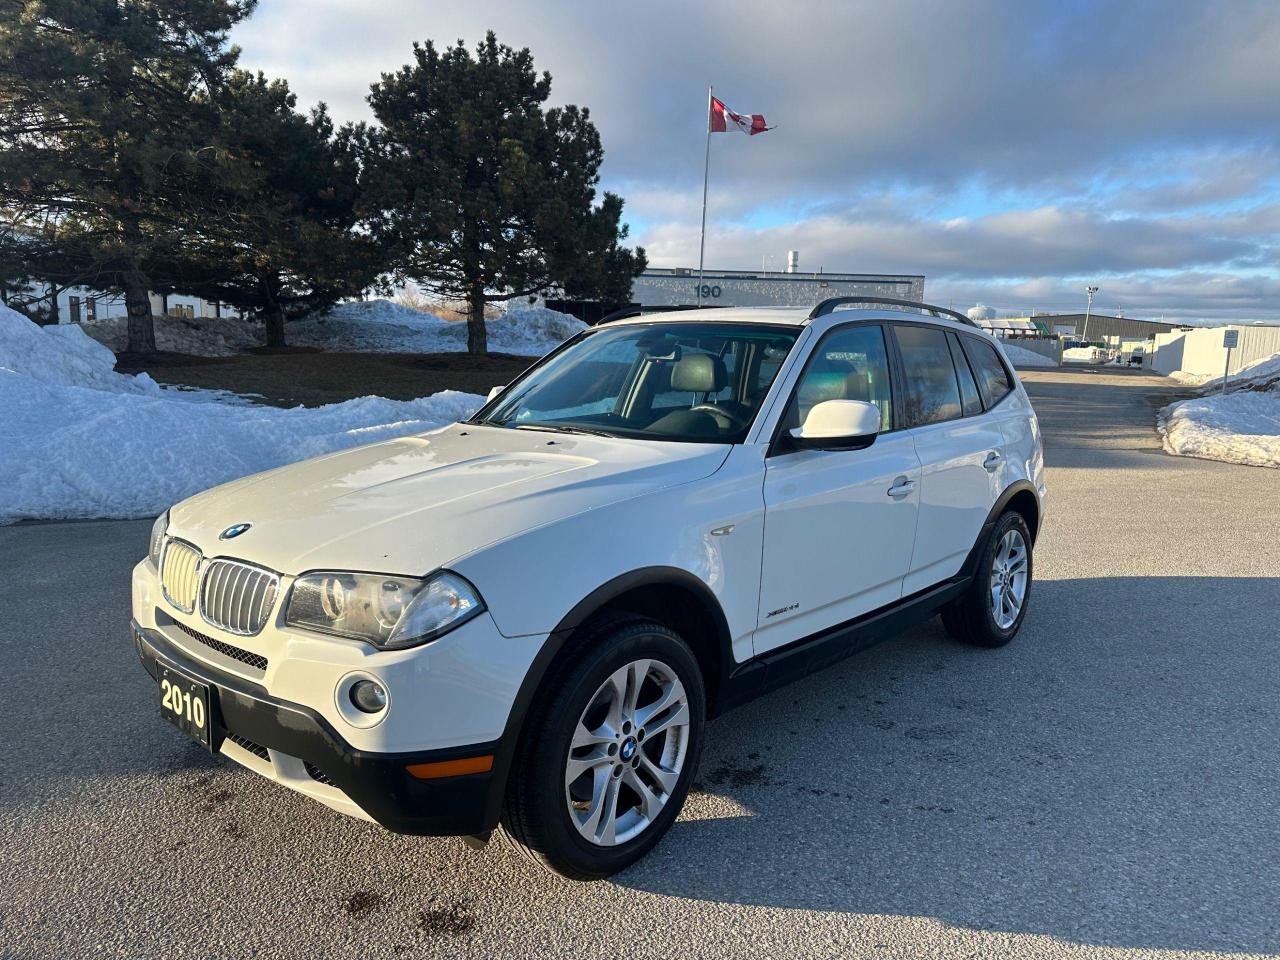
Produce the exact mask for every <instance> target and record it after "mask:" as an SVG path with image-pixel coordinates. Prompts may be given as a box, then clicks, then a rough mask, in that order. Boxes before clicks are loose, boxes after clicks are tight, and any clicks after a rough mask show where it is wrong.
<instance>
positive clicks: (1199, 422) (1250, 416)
mask: <svg viewBox="0 0 1280 960" xmlns="http://www.w3.org/2000/svg"><path fill="white" fill-rule="evenodd" d="M1156 425H1157V426H1158V427H1159V429H1160V433H1161V434H1163V436H1164V448H1165V450H1167V451H1168V452H1169V453H1172V454H1177V455H1178V456H1183V457H1201V458H1203V459H1205V460H1224V461H1226V462H1227V463H1243V464H1248V465H1250V466H1255V467H1280V392H1277V391H1275V390H1260V391H1254V390H1240V391H1236V392H1232V393H1227V394H1225V395H1216V396H1207V397H1197V398H1195V399H1192V400H1183V401H1181V402H1179V403H1172V404H1170V405H1169V406H1167V407H1165V408H1164V409H1163V410H1161V411H1160V414H1159V419H1158V420H1157V421H1156Z"/></svg>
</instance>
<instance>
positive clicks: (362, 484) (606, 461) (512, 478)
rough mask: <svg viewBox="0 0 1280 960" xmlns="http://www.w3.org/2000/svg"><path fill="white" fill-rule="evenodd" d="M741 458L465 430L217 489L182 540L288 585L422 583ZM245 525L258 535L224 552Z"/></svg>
mask: <svg viewBox="0 0 1280 960" xmlns="http://www.w3.org/2000/svg"><path fill="white" fill-rule="evenodd" d="M729 449H730V448H729V447H728V446H727V445H720V444H700V443H668V442H658V441H648V440H631V439H616V438H609V437H592V436H582V435H577V434H556V433H548V432H545V431H534V430H511V429H506V428H499V427H483V426H474V425H470V424H453V425H452V426H448V427H444V428H442V429H440V430H436V431H432V432H430V433H423V434H415V435H412V436H407V437H402V438H399V439H397V440H388V441H385V442H382V443H375V444H370V445H368V446H363V447H356V448H354V449H349V450H344V451H341V452H339V453H333V454H328V455H326V456H322V457H316V458H314V459H311V460H304V461H302V462H300V463H295V464H290V465H289V466H286V467H280V468H278V469H276V470H270V471H268V472H266V473H260V474H256V475H254V476H250V477H245V478H244V479H241V480H236V481H233V482H232V483H228V484H224V485H222V486H220V487H214V488H213V489H211V490H207V491H205V492H204V493H201V494H197V495H196V496H194V497H191V498H190V499H188V500H184V501H183V502H182V503H180V504H178V505H177V506H175V507H174V508H173V510H172V511H171V514H170V519H169V531H170V534H171V535H172V536H176V537H180V538H182V539H184V540H188V541H190V542H192V543H194V544H195V545H196V546H197V547H199V548H200V549H201V550H202V551H203V552H204V554H205V556H210V557H213V556H232V557H237V558H240V559H242V560H247V561H250V562H252V563H258V564H262V565H264V566H267V567H270V568H271V569H273V570H277V571H279V572H281V573H287V574H297V573H301V572H303V571H306V570H321V569H346V570H367V571H370V572H377V573H397V574H401V575H406V576H407V575H414V574H422V573H427V572H429V571H431V570H434V569H436V568H437V567H441V566H447V565H448V564H449V563H451V562H453V561H455V560H457V559H458V558H460V557H463V556H465V555H467V554H469V553H472V552H474V551H475V550H477V549H479V548H481V547H483V546H485V545H487V544H491V543H495V542H497V541H500V540H505V539H507V538H509V537H512V536H514V535H516V534H518V533H521V532H522V531H525V530H531V529H534V528H536V527H540V526H543V525H545V524H547V523H551V522H554V521H556V520H559V519H563V518H565V517H569V516H573V515H575V514H578V513H582V512H584V511H587V510H595V509H598V508H600V507H604V506H607V505H609V504H612V503H617V502H619V501H622V500H629V499H631V498H633V497H636V496H640V495H643V494H646V493H650V492H652V491H654V490H658V489H661V488H663V487H668V486H674V485H676V484H681V483H689V482H691V481H694V480H698V479H701V478H703V477H706V476H709V475H710V474H712V473H714V472H715V471H716V470H717V469H719V467H720V465H721V464H723V463H724V460H725V457H726V456H727V455H728V452H729ZM236 524H249V529H248V530H247V531H245V532H244V533H242V534H240V535H239V536H237V537H235V538H234V539H232V540H220V534H221V533H222V532H223V531H225V530H227V529H228V528H229V527H232V526H233V525H236ZM602 534H603V531H602ZM569 546H571V545H566V548H568V547H569ZM530 562H554V558H530Z"/></svg>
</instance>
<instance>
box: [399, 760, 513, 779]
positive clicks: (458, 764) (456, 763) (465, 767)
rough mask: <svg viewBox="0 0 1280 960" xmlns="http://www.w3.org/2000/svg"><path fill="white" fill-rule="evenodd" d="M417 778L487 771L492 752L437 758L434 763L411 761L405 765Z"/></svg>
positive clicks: (490, 768) (437, 777) (454, 775)
mask: <svg viewBox="0 0 1280 960" xmlns="http://www.w3.org/2000/svg"><path fill="white" fill-rule="evenodd" d="M405 769H406V770H408V771H409V772H410V773H411V774H413V775H414V776H415V777H417V778H418V779H419V780H438V779H440V778H441V777H460V776H462V775H463V774H467V773H488V772H489V771H490V770H492V769H493V754H487V755H485V756H483V757H463V758H462V759H461V760H437V761H436V762H435V763H411V764H409V766H407V767H405Z"/></svg>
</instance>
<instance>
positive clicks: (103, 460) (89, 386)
mask: <svg viewBox="0 0 1280 960" xmlns="http://www.w3.org/2000/svg"><path fill="white" fill-rule="evenodd" d="M114 363H115V357H114V356H113V355H112V353H111V351H110V350H108V349H107V348H106V347H104V346H102V345H101V344H99V343H97V342H95V341H94V340H92V339H90V338H89V337H88V336H86V335H85V334H84V332H83V331H82V330H81V329H80V328H79V327H75V326H62V327H38V326H36V325H35V324H34V323H32V322H31V321H29V320H27V319H26V318H25V317H23V316H21V315H20V314H18V313H15V312H14V311H12V310H10V309H9V308H7V307H4V306H0V410H3V411H4V416H3V417H0V523H12V522H14V521H17V520H26V519H62V518H89V517H145V516H151V515H154V514H158V513H159V512H160V511H162V510H164V509H165V508H166V507H168V506H169V505H170V504H172V503H175V502H176V501H178V500H181V499H183V498H184V497H187V496H190V495H191V494H193V493H197V492H199V491H200V490H203V489H205V488H207V487H211V486H214V485H215V484H219V483H223V482H226V481H228V480H233V479H235V478H237V477H242V476H245V475H247V474H250V473H257V472H259V471H262V470H267V469H270V468H272V467H276V466H280V465H281V464H285V463H290V462H292V461H295V460H302V459H304V458H306V457H312V456H316V455H319V454H322V453H328V452H330V451H333V450H338V449H341V448H343V447H351V446H355V445H357V444H362V443H370V442H373V441H375V440H383V439H388V438H391V437H397V436H402V435H404V434H408V433H417V432H420V431H422V430H427V429H430V428H432V427H436V426H439V425H441V424H444V423H450V422H452V421H454V420H458V419H462V418H464V417H466V416H468V415H469V414H470V413H471V411H473V410H474V409H475V408H476V407H478V406H479V405H480V403H481V401H482V399H483V398H481V397H479V396H476V395H473V394H467V393H459V392H457V391H453V390H446V391H444V392H441V393H437V394H435V395H434V396H430V397H425V398H422V399H419V400H409V401H394V400H387V399H384V398H382V397H361V398H359V399H356V400H349V401H347V402H345V403H336V404H330V405H329V406H324V407H317V408H313V409H306V408H303V407H297V408H294V409H292V410H282V409H279V408H275V407H264V406H256V405H253V404H251V403H249V402H248V401H246V400H245V399H244V398H242V397H237V396H235V395H234V394H229V393H225V392H221V391H209V390H183V389H176V388H171V387H161V386H159V385H158V384H156V382H155V381H154V380H152V379H151V378H150V377H148V376H147V375H146V374H139V375H138V376H134V377H130V376H125V375H123V374H119V373H116V372H115V371H114V370H113V369H112V367H113V365H114Z"/></svg>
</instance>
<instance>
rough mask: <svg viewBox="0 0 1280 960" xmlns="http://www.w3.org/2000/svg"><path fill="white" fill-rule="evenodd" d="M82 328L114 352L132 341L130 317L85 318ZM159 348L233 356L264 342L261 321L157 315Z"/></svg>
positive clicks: (209, 355) (189, 352) (169, 351)
mask: <svg viewBox="0 0 1280 960" xmlns="http://www.w3.org/2000/svg"><path fill="white" fill-rule="evenodd" d="M80 326H81V329H83V330H84V332H85V333H87V334H88V335H89V336H90V337H92V338H93V339H94V340H96V341H98V343H101V344H103V345H104V346H106V347H109V348H110V349H111V351H112V352H113V353H123V352H124V350H125V347H126V346H127V345H128V343H129V329H128V328H129V321H128V319H127V318H125V317H104V318H103V319H101V320H85V321H83V322H82V323H81V325H80ZM155 328H156V349H157V350H163V351H165V352H166V353H185V354H188V355H190V356H196V357H230V356H234V355H235V354H237V353H244V352H245V351H246V350H248V349H249V348H250V347H260V346H262V326H261V324H256V323H250V322H249V321H248V320H240V319H238V318H236V317H202V318H201V319H199V320H187V319H185V318H184V317H167V316H160V317H156V318H155Z"/></svg>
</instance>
